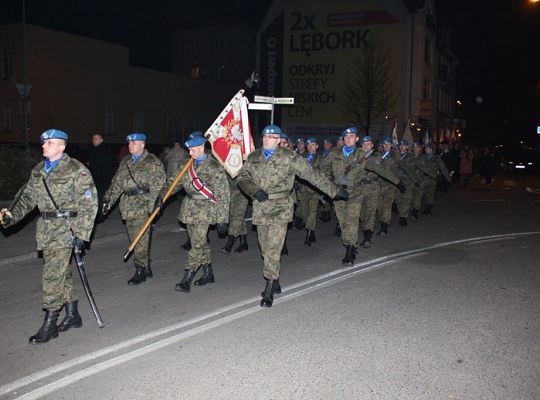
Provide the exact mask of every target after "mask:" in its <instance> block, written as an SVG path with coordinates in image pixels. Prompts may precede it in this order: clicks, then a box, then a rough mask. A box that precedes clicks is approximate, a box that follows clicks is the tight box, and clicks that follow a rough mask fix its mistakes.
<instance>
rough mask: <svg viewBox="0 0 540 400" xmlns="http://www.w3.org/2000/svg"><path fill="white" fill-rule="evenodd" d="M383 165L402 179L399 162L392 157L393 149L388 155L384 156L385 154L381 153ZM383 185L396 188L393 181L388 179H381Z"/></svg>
mask: <svg viewBox="0 0 540 400" xmlns="http://www.w3.org/2000/svg"><path fill="white" fill-rule="evenodd" d="M381 165H382V166H383V167H384V168H386V169H387V170H388V171H390V172H391V173H392V174H394V175H395V176H396V177H397V178H398V179H399V180H400V181H401V177H400V176H399V170H398V166H397V162H396V160H395V159H394V158H393V157H392V152H391V151H390V152H389V153H388V155H387V156H386V157H384V154H381ZM381 187H393V188H395V186H394V185H393V184H392V183H391V182H389V181H387V180H386V179H381Z"/></svg>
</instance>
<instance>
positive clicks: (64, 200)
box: [0, 129, 98, 344]
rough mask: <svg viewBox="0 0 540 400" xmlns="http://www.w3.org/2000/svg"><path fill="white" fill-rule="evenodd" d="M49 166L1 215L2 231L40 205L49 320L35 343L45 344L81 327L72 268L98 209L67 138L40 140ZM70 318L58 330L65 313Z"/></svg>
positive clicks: (51, 135)
mask: <svg viewBox="0 0 540 400" xmlns="http://www.w3.org/2000/svg"><path fill="white" fill-rule="evenodd" d="M40 138H41V141H42V143H43V144H42V148H43V157H45V160H44V161H41V162H40V163H39V164H37V165H36V166H35V167H34V169H33V170H32V172H31V174H30V179H29V180H28V182H27V183H26V184H25V185H24V186H23V187H22V188H21V189H19V191H18V192H17V195H16V197H15V200H14V201H13V202H12V203H11V205H10V206H9V208H7V209H3V210H2V211H1V212H0V222H1V225H2V227H8V226H10V225H13V224H15V223H17V222H19V221H20V220H22V219H23V218H24V217H25V216H26V215H27V214H28V213H29V212H31V211H32V210H33V209H34V208H35V207H36V206H37V207H38V209H39V212H40V216H39V219H38V221H37V227H36V242H37V249H38V250H42V251H43V261H44V265H43V280H42V284H43V294H42V304H43V308H44V309H45V320H44V322H43V325H42V326H41V328H40V329H39V330H38V332H37V333H36V334H35V335H34V336H32V337H30V340H29V342H30V343H31V344H39V343H46V342H48V341H49V340H50V339H52V338H55V337H57V336H58V332H59V331H60V332H64V331H67V330H68V329H70V328H79V327H81V326H82V319H81V316H80V315H79V312H78V310H77V298H76V296H75V289H74V285H73V277H72V271H71V268H70V259H71V252H72V250H73V248H74V247H77V248H78V249H79V250H81V251H82V249H84V242H85V241H89V240H90V235H91V234H92V229H93V228H94V220H95V218H96V214H97V209H98V200H97V192H96V187H95V186H94V182H93V180H92V176H91V175H90V172H89V171H88V169H86V168H85V167H84V166H83V165H82V164H81V163H80V162H79V161H77V160H75V159H73V158H71V157H69V156H68V155H67V154H65V153H64V150H65V148H66V142H67V139H68V135H67V133H65V132H63V131H60V130H57V129H49V130H47V131H45V132H43V134H42V135H41V136H40ZM63 306H65V311H66V317H65V318H64V319H63V321H62V322H61V323H60V325H58V326H57V325H56V322H57V320H58V316H59V313H60V310H61V308H62V307H63Z"/></svg>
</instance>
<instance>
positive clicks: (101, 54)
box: [0, 24, 237, 144]
mask: <svg viewBox="0 0 540 400" xmlns="http://www.w3.org/2000/svg"><path fill="white" fill-rule="evenodd" d="M22 32H23V31H22V25H20V24H18V25H4V26H0V50H1V56H2V64H1V65H0V106H1V113H2V126H0V143H24V136H25V135H24V118H23V116H24V104H23V101H22V100H21V94H20V93H19V91H18V86H17V85H19V88H21V87H23V85H22V84H23V81H24V78H23V68H24V65H23V63H24V57H23V50H22V49H23V46H22V37H23V33H22ZM25 59H26V62H25V64H26V81H27V84H28V86H27V87H30V85H31V89H30V91H29V96H28V102H27V111H28V112H27V114H28V127H29V134H28V137H29V142H30V143H38V142H39V134H40V133H41V132H42V131H44V130H46V129H49V128H57V129H62V130H65V131H67V132H68V133H69V134H70V142H71V143H88V142H89V141H90V138H91V135H92V134H93V133H101V134H103V135H104V136H105V139H106V141H107V142H109V143H122V142H123V141H124V138H125V135H126V134H128V133H130V132H134V131H144V132H147V133H148V135H149V143H154V144H158V143H159V144H167V143H170V142H172V141H175V140H183V139H184V138H185V137H186V136H187V135H189V133H191V131H193V130H203V131H204V130H205V129H206V128H207V127H208V126H210V124H211V123H212V122H213V121H214V119H215V118H216V117H217V115H219V113H220V112H221V110H222V108H223V107H224V105H225V104H227V102H228V101H229V99H230V97H231V96H232V95H233V94H234V93H235V92H236V90H237V86H231V85H227V84H226V83H223V82H213V81H210V80H207V79H191V78H189V77H187V76H181V75H179V74H173V73H168V72H161V71H154V70H150V69H145V68H140V67H134V66H131V65H130V64H129V49H128V48H127V47H124V46H120V45H116V44H111V43H107V42H103V41H99V40H95V39H90V38H85V37H81V36H77V35H72V34H68V33H63V32H58V31H54V30H50V29H46V28H42V27H38V26H32V25H27V26H26V57H25Z"/></svg>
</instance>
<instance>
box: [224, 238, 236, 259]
mask: <svg viewBox="0 0 540 400" xmlns="http://www.w3.org/2000/svg"><path fill="white" fill-rule="evenodd" d="M234 242H236V237H235V236H232V235H229V236H228V237H227V243H226V244H225V247H222V248H221V252H222V253H223V254H227V255H230V254H231V251H232V247H233V246H234Z"/></svg>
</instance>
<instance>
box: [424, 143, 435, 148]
mask: <svg viewBox="0 0 540 400" xmlns="http://www.w3.org/2000/svg"><path fill="white" fill-rule="evenodd" d="M425 146H426V148H427V147H429V148H430V149H432V148H433V147H434V146H433V143H426V144H425Z"/></svg>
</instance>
